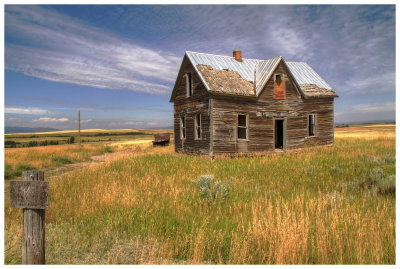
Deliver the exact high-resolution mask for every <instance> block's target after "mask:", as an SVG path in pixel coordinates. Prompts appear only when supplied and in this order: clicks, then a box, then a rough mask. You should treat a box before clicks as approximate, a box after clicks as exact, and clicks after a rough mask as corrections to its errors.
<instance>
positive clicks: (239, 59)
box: [233, 50, 242, 62]
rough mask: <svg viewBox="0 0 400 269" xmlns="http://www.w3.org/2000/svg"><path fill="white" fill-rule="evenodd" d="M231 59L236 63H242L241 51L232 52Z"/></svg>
mask: <svg viewBox="0 0 400 269" xmlns="http://www.w3.org/2000/svg"><path fill="white" fill-rule="evenodd" d="M233 57H235V60H236V61H238V62H241V61H242V51H241V50H234V51H233Z"/></svg>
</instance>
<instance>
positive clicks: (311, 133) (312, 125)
mask: <svg viewBox="0 0 400 269" xmlns="http://www.w3.org/2000/svg"><path fill="white" fill-rule="evenodd" d="M308 135H309V136H314V135H315V115H308Z"/></svg>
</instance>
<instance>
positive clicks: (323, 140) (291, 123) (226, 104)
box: [212, 63, 333, 154]
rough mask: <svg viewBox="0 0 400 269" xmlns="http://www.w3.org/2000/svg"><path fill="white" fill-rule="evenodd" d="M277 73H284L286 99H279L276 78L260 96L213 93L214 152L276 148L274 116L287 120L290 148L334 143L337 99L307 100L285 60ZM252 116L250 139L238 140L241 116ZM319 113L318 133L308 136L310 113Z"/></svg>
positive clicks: (287, 135) (317, 119)
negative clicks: (295, 84)
mask: <svg viewBox="0 0 400 269" xmlns="http://www.w3.org/2000/svg"><path fill="white" fill-rule="evenodd" d="M275 73H279V74H284V77H283V79H284V80H285V81H284V85H285V99H283V100H278V99H275V98H274V97H275V92H274V79H273V76H271V79H270V80H269V81H268V82H267V84H266V85H265V87H264V89H263V91H262V93H261V94H260V96H259V98H257V99H256V98H243V97H233V96H232V97H227V96H216V95H214V96H212V102H213V106H212V122H213V128H212V130H213V135H212V137H213V141H212V143H213V152H214V153H215V154H219V153H240V152H243V153H246V152H265V151H270V150H273V149H274V118H275V119H285V120H286V124H285V125H286V129H285V132H286V135H285V137H286V140H285V146H286V149H294V148H299V147H303V146H304V145H305V144H310V143H311V144H318V145H329V144H333V98H319V99H303V98H301V96H300V95H299V93H298V92H297V91H296V89H295V87H294V85H293V83H292V81H291V79H290V78H289V76H288V73H287V70H286V68H285V66H284V65H283V64H282V63H281V64H280V65H279V66H278V68H277V69H276V70H275ZM241 113H243V114H247V115H248V120H249V123H248V127H249V129H248V139H247V140H238V139H237V130H236V129H237V115H238V114H241ZM309 114H315V115H316V128H317V133H316V136H314V137H308V115H309Z"/></svg>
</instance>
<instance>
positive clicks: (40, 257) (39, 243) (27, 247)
mask: <svg viewBox="0 0 400 269" xmlns="http://www.w3.org/2000/svg"><path fill="white" fill-rule="evenodd" d="M22 178H23V180H18V181H11V182H10V206H11V207H13V208H22V212H23V214H22V215H23V216H22V226H23V228H22V229H23V234H22V264H45V263H46V260H45V209H47V208H49V182H48V181H44V172H43V171H25V172H23V173H22Z"/></svg>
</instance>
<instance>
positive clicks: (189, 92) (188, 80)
mask: <svg viewBox="0 0 400 269" xmlns="http://www.w3.org/2000/svg"><path fill="white" fill-rule="evenodd" d="M185 77H186V97H192V96H193V77H192V73H191V72H187V73H186V76H185Z"/></svg>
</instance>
